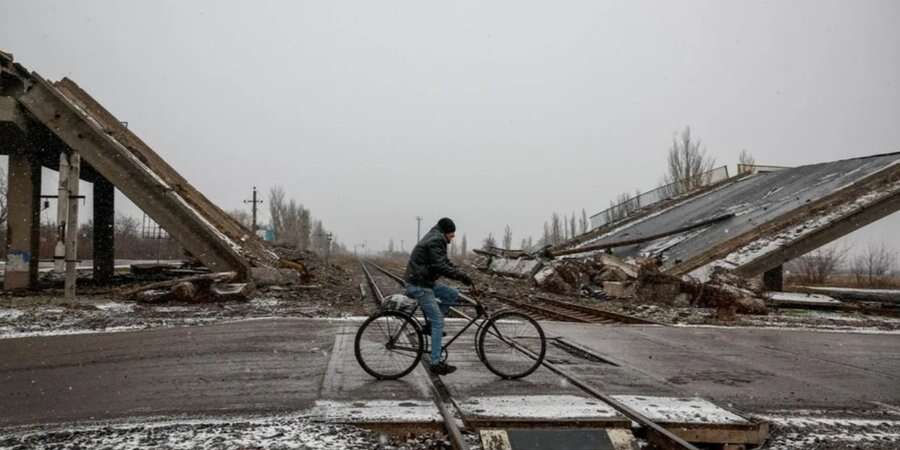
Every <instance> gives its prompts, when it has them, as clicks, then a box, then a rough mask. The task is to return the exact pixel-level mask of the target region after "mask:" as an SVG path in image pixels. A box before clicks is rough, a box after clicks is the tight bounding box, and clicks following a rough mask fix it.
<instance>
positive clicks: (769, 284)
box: [763, 266, 784, 292]
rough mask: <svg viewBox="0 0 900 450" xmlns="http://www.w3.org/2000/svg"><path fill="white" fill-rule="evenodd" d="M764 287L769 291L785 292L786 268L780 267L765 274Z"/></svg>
mask: <svg viewBox="0 0 900 450" xmlns="http://www.w3.org/2000/svg"><path fill="white" fill-rule="evenodd" d="M763 287H765V289H766V290H767V291H776V292H781V291H783V290H784V266H778V267H776V268H774V269H769V270H768V271H766V272H765V273H763Z"/></svg>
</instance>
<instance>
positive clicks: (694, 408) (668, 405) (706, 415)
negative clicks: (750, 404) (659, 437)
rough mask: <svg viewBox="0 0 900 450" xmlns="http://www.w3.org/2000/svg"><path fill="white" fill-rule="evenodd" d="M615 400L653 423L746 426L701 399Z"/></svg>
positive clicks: (640, 397)
mask: <svg viewBox="0 0 900 450" xmlns="http://www.w3.org/2000/svg"><path fill="white" fill-rule="evenodd" d="M613 398H615V399H616V400H618V401H620V402H622V403H624V404H626V405H628V406H630V407H631V408H633V409H636V410H637V411H639V412H640V413H641V414H643V415H645V416H647V417H648V418H650V420H653V421H654V422H661V423H683V424H689V423H712V424H720V425H725V424H747V423H748V421H747V419H744V418H743V417H741V416H739V415H737V414H735V413H733V412H731V411H728V410H726V409H722V408H720V407H718V406H716V405H714V404H713V403H710V402H708V401H706V400H703V399H702V398H697V397H692V398H681V397H651V396H645V395H613Z"/></svg>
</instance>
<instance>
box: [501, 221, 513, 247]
mask: <svg viewBox="0 0 900 450" xmlns="http://www.w3.org/2000/svg"><path fill="white" fill-rule="evenodd" d="M512 239H513V238H512V230H510V229H509V225H507V226H506V228H504V229H503V248H506V249H511V248H512Z"/></svg>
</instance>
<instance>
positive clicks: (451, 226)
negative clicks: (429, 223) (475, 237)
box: [437, 217, 456, 234]
mask: <svg viewBox="0 0 900 450" xmlns="http://www.w3.org/2000/svg"><path fill="white" fill-rule="evenodd" d="M437 227H438V229H439V230H441V233H444V234H447V233H453V232H455V231H456V224H455V223H453V221H452V220H450V219H449V218H447V217H444V218H443V219H441V220H438V223H437Z"/></svg>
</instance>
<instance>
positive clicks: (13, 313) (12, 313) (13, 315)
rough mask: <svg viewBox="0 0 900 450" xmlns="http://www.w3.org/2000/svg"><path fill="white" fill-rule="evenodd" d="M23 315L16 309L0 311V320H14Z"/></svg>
mask: <svg viewBox="0 0 900 450" xmlns="http://www.w3.org/2000/svg"><path fill="white" fill-rule="evenodd" d="M22 314H24V313H23V312H22V311H19V310H18V309H6V308H3V309H0V320H16V319H18V318H19V317H22Z"/></svg>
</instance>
